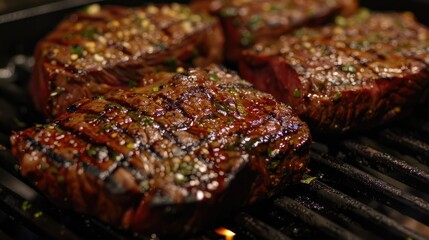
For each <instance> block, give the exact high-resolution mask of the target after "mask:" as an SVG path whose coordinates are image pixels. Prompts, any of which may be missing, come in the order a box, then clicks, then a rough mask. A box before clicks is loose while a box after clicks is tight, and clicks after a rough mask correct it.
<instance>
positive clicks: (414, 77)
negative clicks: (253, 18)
mask: <svg viewBox="0 0 429 240" xmlns="http://www.w3.org/2000/svg"><path fill="white" fill-rule="evenodd" d="M428 64H429V32H428V29H427V28H425V27H424V26H422V25H420V24H419V23H417V22H416V21H415V20H414V17H413V16H412V15H411V14H409V13H403V14H401V13H371V12H369V11H368V10H365V9H362V10H361V11H360V12H359V13H358V14H356V15H354V16H353V17H350V18H343V17H338V18H336V23H335V24H332V25H329V26H326V27H321V28H316V29H309V28H304V29H300V30H297V31H295V32H294V33H293V34H291V35H287V36H283V37H282V38H281V39H279V40H278V41H276V42H274V43H260V44H257V45H255V47H254V48H252V49H251V50H249V51H247V52H246V53H244V57H243V58H242V61H241V63H240V73H241V74H242V77H244V78H246V79H248V80H250V81H251V82H253V83H254V85H255V87H257V88H259V89H260V90H263V91H266V92H270V93H272V94H273V95H275V97H276V98H277V99H278V100H281V101H283V102H285V103H287V104H289V105H291V106H293V108H294V109H295V110H296V111H297V112H298V115H299V116H300V117H301V118H302V119H303V120H304V121H305V122H307V123H308V124H309V125H310V128H311V129H312V130H315V131H319V132H330V133H335V134H336V133H344V132H347V131H356V130H362V129H369V128H372V127H375V126H378V125H381V124H383V123H386V122H388V121H390V120H393V119H395V118H397V117H399V116H405V115H406V114H407V113H408V112H410V110H412V109H413V107H415V105H416V104H417V103H418V102H419V101H421V99H422V98H424V97H425V96H427V89H428V85H429V84H428V83H429V78H428Z"/></svg>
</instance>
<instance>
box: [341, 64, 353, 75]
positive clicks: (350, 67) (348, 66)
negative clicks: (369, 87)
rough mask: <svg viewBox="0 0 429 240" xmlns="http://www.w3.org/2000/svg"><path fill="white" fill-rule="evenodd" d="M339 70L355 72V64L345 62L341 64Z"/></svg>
mask: <svg viewBox="0 0 429 240" xmlns="http://www.w3.org/2000/svg"><path fill="white" fill-rule="evenodd" d="M341 71H343V72H347V73H355V72H356V66H355V65H353V64H345V65H342V66H341Z"/></svg>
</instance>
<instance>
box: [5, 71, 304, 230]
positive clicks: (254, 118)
mask: <svg viewBox="0 0 429 240" xmlns="http://www.w3.org/2000/svg"><path fill="white" fill-rule="evenodd" d="M145 80H146V81H148V85H147V86H145V87H139V88H132V89H125V90H123V89H120V90H117V91H112V92H110V93H108V94H106V95H104V96H100V97H94V98H92V99H83V100H81V101H79V102H77V103H75V104H73V105H72V106H70V108H69V109H68V111H67V112H66V113H64V114H62V115H60V116H59V117H58V118H56V119H54V120H53V121H52V122H51V123H49V124H45V125H40V126H35V127H33V128H30V129H27V130H24V131H21V132H16V133H14V135H13V136H12V137H11V142H12V152H13V154H14V156H16V157H17V159H19V163H20V171H21V174H22V175H23V176H25V177H27V178H29V179H30V180H31V181H32V182H33V183H34V184H35V186H36V187H37V188H38V189H39V190H40V191H42V192H44V193H46V195H47V196H48V197H49V198H50V199H52V200H53V201H54V202H55V203H57V204H59V205H61V206H65V207H72V208H73V209H75V210H76V211H78V212H82V213H86V214H89V215H93V216H96V217H98V218H99V219H101V220H103V221H105V222H108V223H111V224H113V225H116V226H122V227H124V228H128V229H132V230H135V231H138V232H152V231H154V232H156V233H159V234H167V235H175V234H183V233H185V232H187V233H189V232H193V231H197V230H199V229H201V228H204V227H207V226H210V225H211V224H213V221H216V219H219V218H222V217H227V216H228V215H229V213H230V212H231V210H234V211H237V210H238V209H239V206H242V205H243V204H245V203H253V202H255V201H257V200H259V199H263V198H266V197H269V196H271V195H272V194H275V192H276V191H278V190H279V189H282V188H283V187H285V186H287V185H288V184H291V183H295V182H297V181H299V179H300V178H301V177H302V174H303V173H304V172H305V170H306V165H307V162H308V161H309V145H310V142H311V140H310V133H309V129H308V127H307V125H306V124H305V123H303V122H302V121H301V120H300V119H299V118H298V117H297V116H296V115H295V114H294V113H293V112H292V110H291V108H290V107H288V106H286V105H285V104H283V103H279V102H277V101H276V100H275V99H274V97H272V96H271V95H270V94H267V93H262V92H260V91H258V90H255V89H254V88H252V86H251V84H250V83H248V82H246V81H244V80H241V79H240V78H239V77H238V76H237V75H236V74H235V73H231V72H226V71H225V70H223V69H221V68H219V67H216V66H210V67H208V68H205V69H191V70H189V71H185V72H183V73H165V72H163V73H154V74H150V75H148V76H147V77H146V78H145Z"/></svg>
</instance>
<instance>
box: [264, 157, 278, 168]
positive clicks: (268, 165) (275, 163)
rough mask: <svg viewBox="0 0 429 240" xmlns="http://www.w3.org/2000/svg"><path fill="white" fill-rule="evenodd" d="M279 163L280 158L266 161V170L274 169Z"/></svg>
mask: <svg viewBox="0 0 429 240" xmlns="http://www.w3.org/2000/svg"><path fill="white" fill-rule="evenodd" d="M279 165H280V159H273V160H271V161H270V162H268V164H267V165H266V166H267V169H268V170H275V169H276V168H277V167H278V166H279Z"/></svg>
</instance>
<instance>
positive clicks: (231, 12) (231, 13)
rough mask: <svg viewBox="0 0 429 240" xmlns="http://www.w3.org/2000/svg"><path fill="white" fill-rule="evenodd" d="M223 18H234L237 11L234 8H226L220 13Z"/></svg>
mask: <svg viewBox="0 0 429 240" xmlns="http://www.w3.org/2000/svg"><path fill="white" fill-rule="evenodd" d="M220 15H221V16H222V17H233V16H236V15H237V9H236V8H234V7H229V8H225V9H223V10H222V11H221V12H220Z"/></svg>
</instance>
